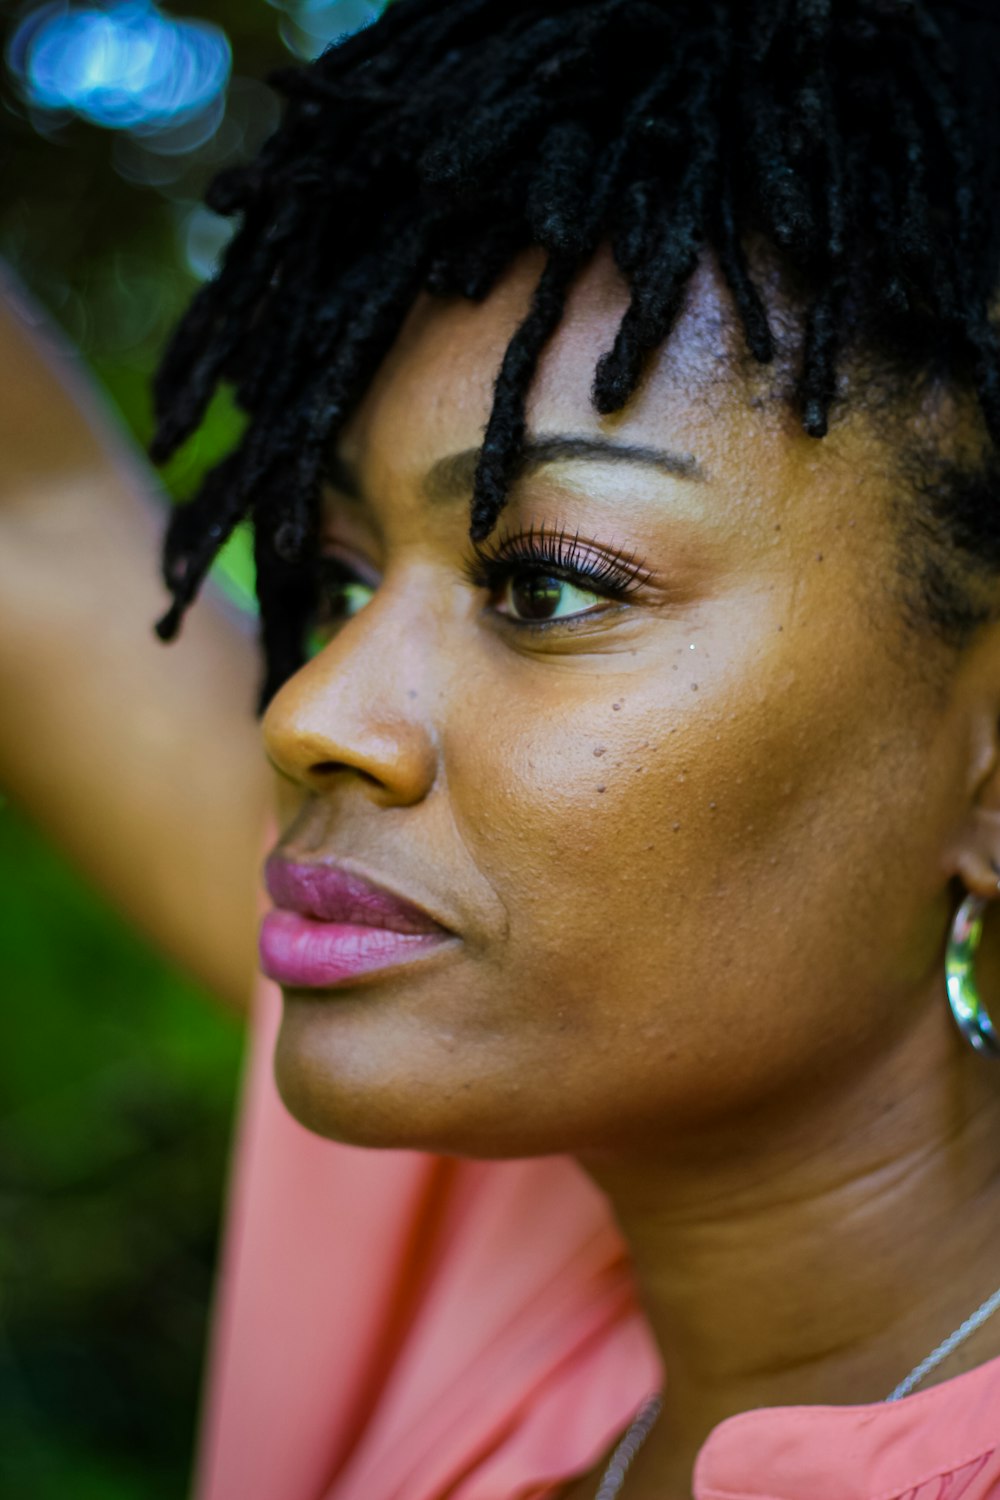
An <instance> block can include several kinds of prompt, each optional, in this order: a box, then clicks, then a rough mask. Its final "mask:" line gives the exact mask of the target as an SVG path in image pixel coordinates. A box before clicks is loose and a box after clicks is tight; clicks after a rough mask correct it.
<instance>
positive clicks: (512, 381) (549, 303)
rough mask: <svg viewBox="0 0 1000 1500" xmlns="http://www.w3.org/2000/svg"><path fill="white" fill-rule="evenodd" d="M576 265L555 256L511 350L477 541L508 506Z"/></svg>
mask: <svg viewBox="0 0 1000 1500" xmlns="http://www.w3.org/2000/svg"><path fill="white" fill-rule="evenodd" d="M575 270H576V264H575V262H574V261H573V260H572V259H571V258H570V257H568V256H557V255H550V257H549V259H548V261H547V262H546V265H545V269H544V270H543V272H542V274H541V277H540V279H539V282H538V285H537V287H536V288H535V293H534V296H533V298H532V303H531V310H530V312H529V313H528V316H527V317H526V318H525V319H524V321H523V322H522V324H521V326H520V327H519V328H518V330H517V332H516V333H515V334H514V337H513V338H512V339H511V341H510V343H509V344H508V346H507V352H506V354H505V355H504V359H503V364H502V365H501V367H500V373H499V375H498V376H497V380H496V385H495V387H494V395H493V409H492V411H491V413H490V419H489V422H488V423H487V427H486V434H485V437H484V438H483V446H482V448H481V450H480V454H479V463H478V465H477V467H476V476H475V481H474V485H473V499H472V524H471V526H470V528H469V535H470V537H471V538H472V540H473V541H482V540H483V539H484V538H485V537H488V536H489V534H490V532H491V531H492V530H493V528H494V526H495V525H496V523H497V518H498V517H499V515H500V512H501V510H502V509H503V507H504V503H505V501H506V499H507V493H508V490H509V488H510V485H511V482H512V480H513V478H514V475H515V473H516V472H517V467H518V462H519V459H520V456H521V450H522V446H523V443H524V434H525V403H526V401H527V395H528V387H529V386H530V384H531V381H532V378H533V376H534V374H535V370H536V369H537V367H538V361H539V358H540V357H541V353H542V350H543V349H544V347H545V345H546V344H547V343H548V341H549V339H550V338H551V337H552V334H553V333H554V332H555V330H556V328H558V326H559V323H560V320H561V318H562V315H563V308H564V307H565V305H566V295H567V292H568V290H569V286H570V283H571V281H572V279H573V274H574V272H575Z"/></svg>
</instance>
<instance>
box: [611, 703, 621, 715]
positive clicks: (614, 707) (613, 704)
mask: <svg viewBox="0 0 1000 1500" xmlns="http://www.w3.org/2000/svg"><path fill="white" fill-rule="evenodd" d="M621 706H622V705H621V704H620V703H612V705H611V707H612V709H613V711H614V712H615V713H617V712H618V710H619V709H620V708H621Z"/></svg>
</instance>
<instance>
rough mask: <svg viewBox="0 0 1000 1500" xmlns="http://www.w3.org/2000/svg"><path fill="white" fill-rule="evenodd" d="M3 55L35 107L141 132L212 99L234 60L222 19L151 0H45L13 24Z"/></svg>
mask: <svg viewBox="0 0 1000 1500" xmlns="http://www.w3.org/2000/svg"><path fill="white" fill-rule="evenodd" d="M7 60H8V63H9V66H10V69H11V72H12V73H13V75H14V77H15V78H16V79H17V80H18V82H19V83H20V86H21V88H22V90H23V92H24V95H25V97H26V98H27V99H28V101H29V103H31V104H33V105H34V106H35V107H36V108H38V109H42V110H54V111H61V112H68V113H72V114H76V115H80V116H82V117H83V118H84V119H86V120H89V121H91V122H92V123H93V124H95V125H103V126H105V127H106V128H108V129H111V130H132V131H138V132H154V131H157V130H162V129H165V128H167V127H171V126H176V125H177V124H178V123H179V122H181V121H183V120H185V119H189V118H191V117H193V116H195V115H197V114H199V113H200V112H201V111H203V110H206V109H208V108H209V106H211V105H212V103H213V101H215V100H217V99H218V98H219V96H220V95H221V94H222V93H223V91H224V90H225V87H226V84H227V82H228V80H229V74H230V69H231V65H232V56H231V52H230V47H229V41H228V39H227V37H226V34H225V32H223V31H222V30H221V29H220V28H219V27H218V26H214V25H213V24H212V23H211V22H208V21H200V20H189V19H185V20H179V19H175V18H174V17H172V16H166V15H164V14H163V12H162V11H160V10H158V9H157V7H156V5H155V4H153V0H119V3H117V4H111V5H105V6H104V7H102V8H99V7H97V6H93V5H91V6H87V7H84V6H77V5H71V4H68V3H66V0H58V3H54V4H48V5H42V6H40V7H39V8H38V9H37V10H35V11H32V13H31V14H30V15H28V16H27V17H26V18H25V19H24V20H23V21H22V22H21V25H20V26H19V27H18V28H17V30H16V31H15V32H14V35H13V37H12V39H11V41H10V44H9V47H8V55H7Z"/></svg>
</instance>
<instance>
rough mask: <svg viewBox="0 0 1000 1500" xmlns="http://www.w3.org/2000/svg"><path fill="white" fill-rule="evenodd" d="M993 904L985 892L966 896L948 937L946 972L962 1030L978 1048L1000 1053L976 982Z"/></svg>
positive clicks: (988, 1053)
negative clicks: (988, 910) (978, 955)
mask: <svg viewBox="0 0 1000 1500" xmlns="http://www.w3.org/2000/svg"><path fill="white" fill-rule="evenodd" d="M989 904H990V903H989V902H988V901H986V900H984V898H983V897H982V896H966V898H965V900H964V901H963V902H962V904H961V906H960V907H959V908H958V911H957V912H956V913H955V920H954V922H953V923H952V924H951V933H950V934H949V937H948V948H947V951H946V952H945V959H944V973H945V982H946V984H947V986H948V1004H949V1005H950V1006H951V1013H952V1015H953V1016H954V1017H955V1024H956V1026H957V1027H958V1029H959V1031H960V1032H961V1033H962V1035H963V1036H964V1037H965V1040H966V1041H967V1042H968V1043H969V1045H970V1046H971V1047H974V1048H975V1049H976V1051H977V1052H982V1053H983V1054H984V1055H985V1056H987V1057H1000V1036H998V1035H997V1032H996V1030H995V1028H994V1026H993V1022H992V1020H991V1019H990V1013H989V1011H988V1010H987V1009H986V1006H985V1005H984V1004H983V1002H982V1000H981V999H980V995H979V985H978V984H977V983H976V969H975V964H976V953H977V951H978V949H979V940H980V938H981V937H982V935H983V913H984V911H985V910H986V908H987V906H989Z"/></svg>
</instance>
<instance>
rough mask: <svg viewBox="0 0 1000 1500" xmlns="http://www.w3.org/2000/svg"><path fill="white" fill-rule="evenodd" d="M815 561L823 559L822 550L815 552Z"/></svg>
mask: <svg viewBox="0 0 1000 1500" xmlns="http://www.w3.org/2000/svg"><path fill="white" fill-rule="evenodd" d="M816 561H817V562H822V561H823V554H822V552H817V553H816Z"/></svg>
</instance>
